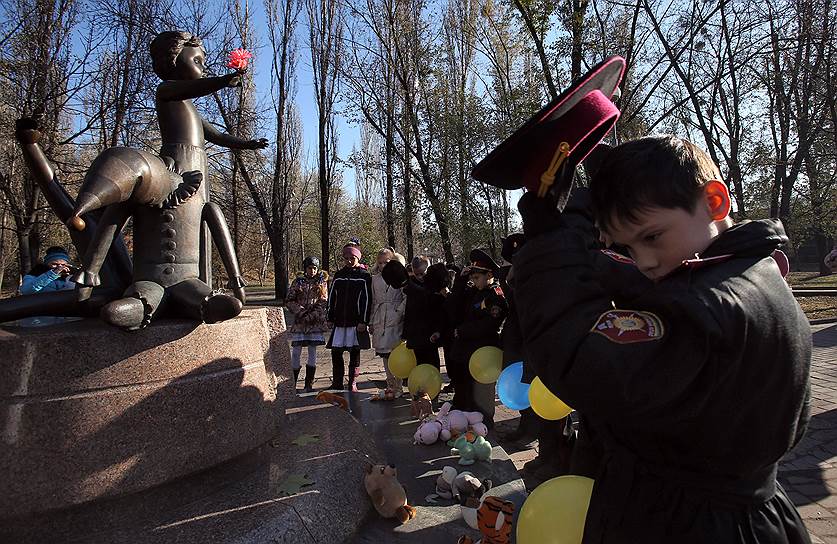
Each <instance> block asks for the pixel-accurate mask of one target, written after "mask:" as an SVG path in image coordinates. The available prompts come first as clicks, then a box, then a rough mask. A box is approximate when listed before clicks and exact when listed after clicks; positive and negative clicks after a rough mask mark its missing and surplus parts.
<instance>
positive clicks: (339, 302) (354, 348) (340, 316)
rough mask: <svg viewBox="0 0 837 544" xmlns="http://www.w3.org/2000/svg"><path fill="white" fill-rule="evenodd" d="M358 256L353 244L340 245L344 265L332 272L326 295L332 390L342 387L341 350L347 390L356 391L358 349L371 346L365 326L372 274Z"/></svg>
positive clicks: (370, 307)
mask: <svg viewBox="0 0 837 544" xmlns="http://www.w3.org/2000/svg"><path fill="white" fill-rule="evenodd" d="M361 257H362V255H361V252H360V247H359V246H358V245H357V244H355V243H349V244H346V245H345V246H344V247H343V261H344V264H345V266H344V267H343V268H341V269H340V270H338V271H337V272H336V273H335V274H334V279H333V280H332V282H331V291H330V292H329V295H328V320H329V322H330V323H333V324H334V329H333V330H332V331H331V337H330V338H329V340H328V344H327V345H326V347H327V348H329V349H331V365H332V384H331V388H332V389H338V390H342V389H343V375H344V372H345V366H344V365H345V362H344V360H343V353H344V352H346V351H348V352H349V389H350V390H351V391H357V384H356V383H355V380H356V378H357V375H358V374H359V371H360V350H361V349H368V348H369V347H371V344H370V340H369V333H368V332H367V331H366V326H367V325H368V324H369V317H370V314H371V312H372V276H371V275H370V274H369V272H367V271H366V269H365V268H363V267H361V266H360V259H361Z"/></svg>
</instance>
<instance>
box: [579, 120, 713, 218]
mask: <svg viewBox="0 0 837 544" xmlns="http://www.w3.org/2000/svg"><path fill="white" fill-rule="evenodd" d="M720 178H721V174H720V172H719V171H718V167H717V166H716V165H715V163H714V162H713V161H712V159H711V158H710V157H709V155H707V154H706V152H705V151H703V150H702V149H701V148H699V147H698V146H696V145H695V144H693V143H692V142H690V141H688V140H685V139H683V138H678V137H677V136H671V135H663V136H646V137H645V138H639V139H638V140H632V141H630V142H625V143H624V144H621V145H618V146H616V147H614V148H613V149H611V150H610V151H609V152H608V154H607V156H606V157H605V158H604V160H603V161H602V164H601V167H600V168H599V170H598V171H597V172H596V174H595V175H594V176H593V178H592V179H591V180H590V193H591V197H592V200H593V211H594V212H595V215H596V221H597V223H598V225H599V227H600V228H602V229H604V230H605V231H607V230H608V228H609V227H610V226H612V221H613V219H614V218H616V219H618V220H619V221H630V222H636V220H637V214H638V213H639V212H641V211H642V210H645V209H648V208H650V207H660V208H681V209H683V210H686V211H687V212H689V213H692V212H693V211H694V210H695V206H696V205H697V202H698V199H699V198H700V195H701V193H702V192H703V187H704V185H706V184H707V183H708V182H709V181H711V180H713V179H720Z"/></svg>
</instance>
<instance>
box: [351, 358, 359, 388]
mask: <svg viewBox="0 0 837 544" xmlns="http://www.w3.org/2000/svg"><path fill="white" fill-rule="evenodd" d="M359 375H360V367H357V366H351V365H349V390H350V391H352V392H354V393H357V392H358V391H357V381H356V380H357V377H358V376H359Z"/></svg>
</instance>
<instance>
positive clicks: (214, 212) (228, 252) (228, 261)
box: [203, 202, 247, 304]
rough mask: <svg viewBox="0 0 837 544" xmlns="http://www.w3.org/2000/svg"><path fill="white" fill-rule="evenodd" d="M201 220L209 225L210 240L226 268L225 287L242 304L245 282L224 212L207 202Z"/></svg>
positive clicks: (212, 203)
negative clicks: (226, 281) (227, 279)
mask: <svg viewBox="0 0 837 544" xmlns="http://www.w3.org/2000/svg"><path fill="white" fill-rule="evenodd" d="M203 220H204V221H205V222H206V224H207V225H209V232H210V233H211V234H212V241H213V242H215V247H217V248H218V255H220V256H221V261H222V262H223V263H224V268H226V270H227V276H229V278H230V281H229V283H228V284H227V288H228V289H232V292H233V295H235V298H237V299H238V300H240V301H241V303H242V304H244V301H245V299H246V297H245V295H244V286H245V285H247V284H246V283H245V282H244V278H242V277H241V270H240V269H239V268H238V257H237V256H236V254H235V247H233V242H232V236H230V229H229V227H228V226H227V220H226V219H224V213H223V212H222V211H221V208H220V207H219V206H218V205H217V204H215V203H214V202H207V203H206V205H205V206H204V207H203Z"/></svg>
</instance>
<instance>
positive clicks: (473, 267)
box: [445, 249, 508, 427]
mask: <svg viewBox="0 0 837 544" xmlns="http://www.w3.org/2000/svg"><path fill="white" fill-rule="evenodd" d="M470 260H471V264H470V266H467V267H465V268H464V269H463V270H462V273H461V274H460V275H459V277H458V278H457V279H456V281H455V282H454V284H453V289H452V290H451V294H450V295H448V298H447V299H446V300H445V305H446V308H447V310H448V316H449V320H450V327H451V330H452V336H453V342H452V345H451V350H450V359H451V360H450V361H449V362H447V366H448V375H449V376H450V378H451V383H453V387H454V391H455V394H454V397H453V401H452V404H453V406H454V408H456V409H459V410H465V411H472V410H479V411H480V412H482V413H483V415H484V416H485V421H486V425H488V426H489V427H490V426H491V425H492V424H493V417H494V395H493V388H494V386H493V384H490V388H486V387H485V386H483V384H477V383H476V381H475V380H474V378H473V377H472V376H471V372H470V370H469V368H468V364H469V362H470V360H471V354H473V353H474V352H475V351H476V350H477V349H479V348H481V347H483V346H498V347H499V346H500V335H499V332H500V325H502V323H503V320H504V319H505V318H506V315H507V313H508V305H507V304H506V299H505V297H504V296H503V290H502V289H501V288H500V284H499V283H497V281H496V280H495V279H494V276H495V274H496V273H497V272H498V270H499V267H498V266H497V263H495V262H494V260H493V259H492V258H491V257H489V256H488V254H487V253H486V252H485V251H483V250H481V249H475V250H473V251H471V254H470ZM469 283H470V285H469ZM489 389H490V391H489ZM475 392H476V395H475ZM489 396H490V397H491V398H490V401H489V400H488V397H489Z"/></svg>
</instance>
